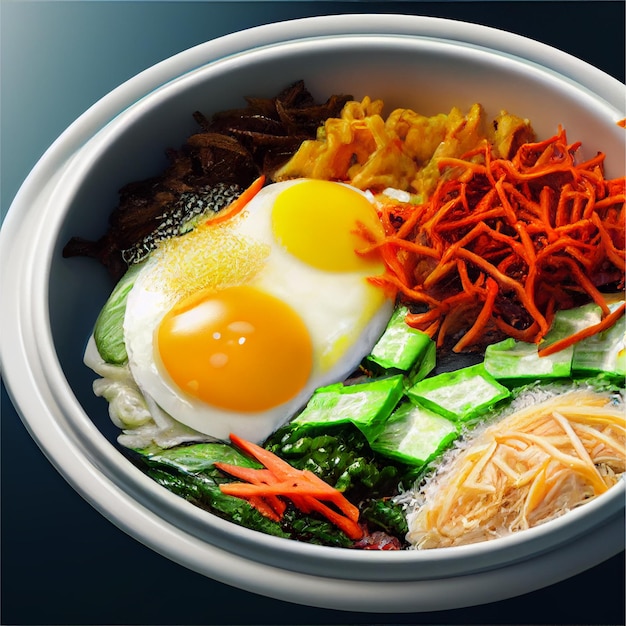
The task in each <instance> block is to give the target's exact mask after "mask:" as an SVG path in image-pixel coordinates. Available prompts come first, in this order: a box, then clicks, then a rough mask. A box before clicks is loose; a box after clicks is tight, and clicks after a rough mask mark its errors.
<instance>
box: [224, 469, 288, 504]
mask: <svg viewBox="0 0 626 626" xmlns="http://www.w3.org/2000/svg"><path fill="white" fill-rule="evenodd" d="M214 465H215V467H217V468H218V469H219V470H221V471H222V472H225V473H226V474H230V475H231V476H234V477H235V478H239V479H240V480H246V481H248V482H249V483H252V484H254V485H263V484H266V485H267V484H272V483H275V482H277V479H276V477H275V476H274V474H272V472H270V470H268V469H257V468H251V467H242V466H240V465H231V464H230V463H221V462H217V463H214ZM264 502H266V504H267V505H269V506H270V507H271V508H272V510H273V511H275V512H276V513H277V514H278V515H282V514H283V513H284V512H285V510H286V508H287V505H286V504H285V503H284V502H283V501H282V500H280V498H278V497H276V496H271V497H267V498H265V500H264ZM256 508H259V507H258V506H257V507H256ZM259 510H260V509H259Z"/></svg>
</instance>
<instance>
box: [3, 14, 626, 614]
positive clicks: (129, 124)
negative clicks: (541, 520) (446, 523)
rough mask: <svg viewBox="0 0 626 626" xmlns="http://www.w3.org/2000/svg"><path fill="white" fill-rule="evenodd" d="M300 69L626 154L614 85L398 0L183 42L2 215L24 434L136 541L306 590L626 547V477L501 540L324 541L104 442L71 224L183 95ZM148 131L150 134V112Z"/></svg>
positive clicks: (427, 599)
mask: <svg viewBox="0 0 626 626" xmlns="http://www.w3.org/2000/svg"><path fill="white" fill-rule="evenodd" d="M301 78H302V79H304V80H305V82H306V85H307V87H308V88H309V90H310V91H311V92H312V93H313V95H314V96H315V97H316V98H317V99H319V100H325V99H326V98H327V97H328V96H329V95H330V94H332V93H349V94H352V95H353V96H354V97H355V98H357V99H359V98H361V97H363V96H364V95H370V96H372V97H375V98H382V99H383V100H384V101H385V104H386V110H387V111H390V110H391V109H392V108H394V107H397V106H402V107H410V108H413V109H415V110H418V111H419V112H421V113H424V114H435V113H438V112H446V111H448V110H449V109H450V108H451V107H452V106H458V107H461V108H462V109H466V108H467V107H469V105H471V104H472V103H474V102H481V103H482V104H483V106H484V107H485V108H486V109H487V111H488V112H489V113H490V114H492V115H495V114H497V113H498V112H499V111H500V110H501V109H507V110H509V111H510V112H513V113H517V114H520V115H523V116H525V117H528V118H529V119H530V120H531V121H532V123H533V126H534V128H535V130H536V131H537V133H538V135H539V136H545V137H548V136H551V135H552V134H554V133H555V132H556V130H557V128H558V125H562V126H563V127H564V128H566V129H567V132H568V137H569V138H570V139H572V140H574V139H575V140H580V141H582V142H583V146H584V152H583V157H589V156H592V155H594V154H595V153H596V152H597V151H598V150H602V151H603V152H605V153H606V154H607V163H608V169H607V174H608V175H609V176H618V175H620V174H621V173H623V172H624V170H625V166H624V155H625V142H624V131H623V129H621V128H619V127H618V125H617V124H616V122H617V121H618V120H619V119H621V118H623V117H624V116H625V115H626V114H625V112H624V95H625V93H624V86H623V85H622V84H621V83H619V82H618V81H616V80H614V79H612V78H611V77H609V76H607V75H606V74H603V73H602V72H600V71H599V70H597V69H595V68H593V67H591V66H589V65H587V64H585V63H583V62H582V61H580V60H578V59H575V58H573V57H570V56H568V55H566V54H565V53H562V52H560V51H558V50H554V49H552V48H548V47H547V46H544V45H542V44H539V43H537V42H534V41H531V40H528V39H524V38H522V37H518V36H515V35H512V34H509V33H504V32H501V31H497V30H493V29H489V28H486V27H482V26H477V25H472V24H466V23H461V22H454V21H448V20H440V19H436V18H424V17H408V16H399V15H384V16H381V15H369V16H366V15H351V16H350V15H344V16H334V17H332V18H331V17H317V18H309V19H302V20H294V21H291V22H283V23H278V24H273V25H268V26H261V27H257V28H254V29H250V30H248V31H243V32H241V33H236V34H233V35H228V36H225V37H222V38H220V39H217V40H214V41H210V42H207V43H206V44H203V45H200V46H197V47H195V48H192V49H190V50H188V51H186V52H183V53H181V54H178V55H176V56H174V57H172V58H170V59H168V60H166V61H164V62H162V63H160V64H158V65H156V66H154V67H152V68H150V69H148V70H146V71H145V72H143V73H141V74H139V75H138V76H136V77H134V78H133V79H131V80H129V81H128V82H127V83H124V84H123V85H121V86H120V87H119V88H117V89H116V90H114V91H113V92H111V93H110V94H108V95H107V96H106V97H105V98H103V99H102V100H101V101H99V102H98V103H96V104H95V105H94V106H93V107H92V108H91V109H89V110H88V111H87V112H86V113H85V114H84V115H82V116H81V117H80V118H79V119H78V120H76V122H75V123H74V124H73V125H72V126H70V127H69V128H68V129H67V130H66V131H65V133H63V135H61V137H59V139H58V140H57V141H56V142H55V143H54V144H53V145H52V146H51V148H50V149H49V150H48V151H47V152H46V154H45V155H44V156H43V157H42V159H41V160H40V162H39V163H38V164H37V166H36V167H35V168H34V169H33V171H32V173H31V174H30V176H29V177H28V179H27V180H26V181H25V183H24V185H23V186H22V188H21V189H20V192H19V193H18V195H17V197H16V199H15V201H14V203H13V205H12V207H11V209H10V211H9V213H8V215H7V218H6V220H5V222H4V224H3V228H2V232H1V235H0V237H1V239H0V243H1V246H2V248H1V253H0V271H1V272H2V284H3V302H2V307H1V315H2V318H1V320H0V321H1V324H2V329H3V337H2V352H1V356H2V362H3V364H4V367H5V369H4V372H3V376H4V378H5V380H6V383H7V388H8V389H9V392H10V395H11V397H12V399H13V401H14V403H15V405H16V407H17V408H18V411H19V412H20V415H21V417H22V419H23V421H24V424H25V425H26V427H27V428H28V430H29V431H30V433H31V435H32V436H33V438H34V439H35V441H36V442H37V443H38V445H39V446H40V447H41V448H42V450H43V451H44V453H45V454H46V455H47V456H48V457H49V459H50V460H51V461H52V462H53V464H54V465H55V466H56V467H57V469H58V470H59V472H60V473H61V474H62V475H63V476H64V477H65V478H66V479H67V480H68V481H69V482H70V484H72V486H73V487H74V488H75V489H76V490H77V491H78V492H79V493H80V494H81V495H83V497H85V498H86V499H87V500H88V501H89V502H90V503H91V504H92V505H93V506H94V507H95V508H97V509H98V510H99V511H101V512H102V514H103V515H105V516H106V517H107V518H109V519H110V520H111V521H112V522H113V523H115V524H116V525H118V526H119V527H121V528H122V529H123V530H125V531H126V532H128V533H129V534H130V535H132V536H134V537H135V538H137V539H138V540H139V541H141V542H143V543H145V544H147V545H148V546H150V547H151V548H153V549H154V550H156V551H157V552H159V553H161V554H163V555H165V556H166V557H168V558H170V559H172V560H174V561H176V562H178V563H181V564H183V565H184V566H186V567H188V568H190V569H193V570H195V571H197V572H200V573H202V574H204V575H206V576H209V577H211V578H214V579H216V580H219V581H222V582H225V583H228V584H232V585H234V586H237V587H240V588H242V589H246V590H249V591H254V592H256V593H260V594H263V595H267V596H270V597H275V598H278V599H284V600H288V601H292V602H297V603H301V604H308V605H313V606H320V607H326V608H333V609H344V610H357V611H370V612H375V611H388V610H389V608H390V607H393V610H394V611H399V612H402V611H428V610H440V609H450V608H456V607H461V606H469V605H473V604H480V603H485V602H491V601H495V600H499V599H503V598H506V597H510V596H513V595H518V594H521V593H526V592H528V591H531V590H534V589H537V588H540V587H543V586H546V585H549V584H552V583H554V582H557V581H559V580H562V579H563V578H566V577H568V576H570V575H572V574H575V573H577V572H580V571H583V570H585V569H587V568H589V567H592V566H594V565H596V564H598V563H600V562H602V561H603V560H605V559H607V558H609V557H611V556H613V555H614V554H617V553H618V552H619V551H620V550H623V548H624V527H623V511H624V485H623V483H622V484H620V485H618V486H616V487H615V488H613V489H612V490H610V492H609V493H608V494H606V495H605V496H603V497H601V498H599V499H597V500H596V501H594V502H592V503H590V504H588V505H586V506H585V507H582V508H580V509H578V510H576V511H573V512H571V513H569V514H568V515H566V516H564V517H563V518H560V519H558V520H555V521H554V522H550V523H548V524H545V525H543V526H541V527H538V528H535V529H532V530H529V531H525V532H523V533H519V534H517V535H514V536H511V537H507V538H504V539H500V540H497V541H494V542H489V543H483V544H476V545H472V546H465V547H462V548H454V549H443V550H432V551H424V552H416V551H405V552H400V553H397V552H393V553H392V552H369V551H350V550H341V549H334V548H323V547H318V546H312V545H307V544H301V543H297V542H293V541H287V540H282V539H277V538H274V537H269V536H265V535H262V534H259V533H256V532H253V531H249V530H247V529H244V528H240V527H238V526H235V525H233V524H231V523H228V522H225V521H223V520H221V519H218V518H216V517H214V516H212V515H209V514H207V513H205V512H203V511H202V510H200V509H198V508H196V507H194V506H193V505H191V504H189V503H187V502H186V501H184V500H183V499H182V498H179V497H177V496H174V495H173V494H171V493H169V492H167V491H166V490H164V489H163V488H161V487H159V486H158V485H156V484H155V483H154V482H152V480H150V479H149V478H147V477H146V476H145V475H143V474H142V473H141V472H140V471H139V470H137V469H136V468H135V467H134V466H133V465H132V464H130V463H129V462H128V461H127V460H126V459H125V458H124V456H123V455H122V454H121V453H120V452H119V451H118V450H117V449H116V447H115V446H114V445H113V444H112V442H113V441H114V439H115V435H116V431H115V429H114V427H113V426H112V424H111V423H110V420H109V418H108V415H107V410H106V406H104V403H103V401H102V400H100V399H97V398H95V397H93V395H92V393H91V380H92V373H91V372H90V371H89V370H87V368H85V367H84V366H83V365H82V352H83V348H84V344H85V340H86V338H87V336H88V335H89V333H90V331H91V327H92V324H93V321H94V320H95V318H96V316H97V313H98V311H99V310H100V308H101V306H102V304H103V303H104V301H105V299H106V297H107V296H108V294H109V292H110V290H111V287H112V285H111V283H110V281H109V279H108V277H107V276H106V272H105V271H104V269H103V268H101V267H100V266H98V265H97V264H95V262H93V261H90V260H87V259H69V260H67V259H63V258H62V256H61V249H62V247H63V245H64V244H65V242H66V241H67V240H68V239H69V238H70V237H71V236H72V235H76V234H80V235H81V236H84V237H87V238H96V237H98V236H99V235H101V234H102V233H103V232H104V229H105V228H106V222H107V218H108V215H109V212H110V210H111V208H112V207H114V206H115V204H116V202H117V190H118V189H119V188H120V187H121V186H122V185H123V184H124V183H126V182H128V181H131V180H137V179H141V178H144V177H147V176H150V175H153V174H155V173H158V172H159V171H160V169H161V168H162V167H163V166H164V165H165V160H164V156H163V155H164V150H165V148H167V147H169V146H177V145H180V144H181V143H182V142H183V140H184V139H185V137H186V136H187V135H188V134H190V133H191V132H193V131H194V129H195V123H194V122H193V119H192V117H191V113H192V112H193V111H195V110H201V111H203V112H204V113H205V114H211V113H213V112H215V111H219V110H223V109H227V108H231V107H235V106H241V105H242V103H243V97H244V96H247V95H254V96H272V95H274V94H275V93H277V92H278V91H279V90H280V89H282V88H284V87H286V86H287V85H288V84H290V83H291V82H293V81H295V80H298V79H301ZM155 128H158V129H159V132H158V133H155V131H154V129H155Z"/></svg>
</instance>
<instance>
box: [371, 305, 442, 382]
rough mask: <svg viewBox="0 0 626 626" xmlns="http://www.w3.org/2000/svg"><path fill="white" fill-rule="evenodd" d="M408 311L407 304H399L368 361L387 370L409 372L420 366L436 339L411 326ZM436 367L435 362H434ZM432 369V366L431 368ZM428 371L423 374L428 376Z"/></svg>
mask: <svg viewBox="0 0 626 626" xmlns="http://www.w3.org/2000/svg"><path fill="white" fill-rule="evenodd" d="M407 313H408V308H407V307H406V306H399V307H397V308H396V309H395V311H394V312H393V315H392V316H391V318H390V320H389V323H388V324H387V328H386V329H385V331H384V332H383V334H382V335H381V337H380V339H379V340H378V341H377V342H376V345H375V346H374V347H373V348H372V352H371V353H370V354H369V355H368V356H367V357H366V362H367V363H370V364H375V365H377V366H379V367H380V368H382V369H383V371H385V370H397V371H402V372H408V371H409V370H411V369H413V368H415V367H419V365H420V363H421V362H422V361H423V359H424V356H425V355H426V354H427V353H428V352H429V348H430V347H431V346H434V341H433V340H432V339H431V338H430V337H429V336H428V335H427V334H426V333H424V332H422V331H421V330H417V329H415V328H411V327H410V326H409V325H408V324H407V323H406V322H405V321H404V320H405V317H406V315H407ZM433 367H434V364H433ZM431 369H432V368H431ZM426 374H428V371H427V372H425V373H424V374H423V376H422V378H423V377H424V376H426Z"/></svg>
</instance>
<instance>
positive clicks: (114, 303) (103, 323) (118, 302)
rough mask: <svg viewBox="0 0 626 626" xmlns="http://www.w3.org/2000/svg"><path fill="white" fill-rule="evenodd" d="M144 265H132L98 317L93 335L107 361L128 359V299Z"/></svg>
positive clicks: (100, 352) (114, 361)
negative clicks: (126, 338) (126, 321)
mask: <svg viewBox="0 0 626 626" xmlns="http://www.w3.org/2000/svg"><path fill="white" fill-rule="evenodd" d="M142 267H143V264H142V263H137V264H135V265H131V266H130V268H129V269H128V270H127V271H126V273H125V274H124V276H122V278H121V279H120V280H119V282H118V283H117V285H115V288H114V289H113V291H112V292H111V295H110V296H109V298H108V300H107V301H106V302H105V304H104V306H103V307H102V310H101V311H100V314H99V315H98V318H97V319H96V323H95V326H94V330H93V337H94V340H95V342H96V347H97V348H98V352H99V354H100V356H101V357H102V358H103V359H104V360H105V361H106V362H107V363H112V364H114V365H123V364H124V363H126V362H127V361H128V354H127V353H126V343H125V342H124V315H125V314H126V300H127V299H128V294H129V293H130V291H131V289H132V288H133V286H134V284H135V280H136V278H137V275H138V274H139V271H140V270H141V268H142Z"/></svg>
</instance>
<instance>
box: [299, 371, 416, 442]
mask: <svg viewBox="0 0 626 626" xmlns="http://www.w3.org/2000/svg"><path fill="white" fill-rule="evenodd" d="M403 381H404V377H403V376H402V375H396V376H390V377H388V378H380V379H375V380H372V381H368V382H365V383H356V384H352V385H344V384H343V383H334V384H332V385H327V386H325V387H320V388H319V389H317V390H316V391H315V393H314V394H313V396H312V397H311V399H310V400H309V402H308V404H307V405H306V407H305V408H304V409H303V410H302V412H301V413H300V414H299V415H297V416H296V417H295V419H294V420H293V421H292V424H293V425H294V426H301V427H302V426H321V425H324V426H326V425H330V424H345V423H348V422H351V423H352V424H354V425H355V426H356V427H357V428H358V429H359V430H360V431H361V432H362V433H363V434H364V435H365V437H366V438H367V440H368V441H371V440H373V439H374V438H375V437H376V435H377V434H378V433H379V432H380V430H381V428H382V426H383V424H384V422H385V421H386V420H387V418H388V417H389V415H391V412H392V411H393V409H394V408H395V406H396V405H397V404H398V402H399V401H400V398H401V397H402V395H403V390H404V382H403Z"/></svg>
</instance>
